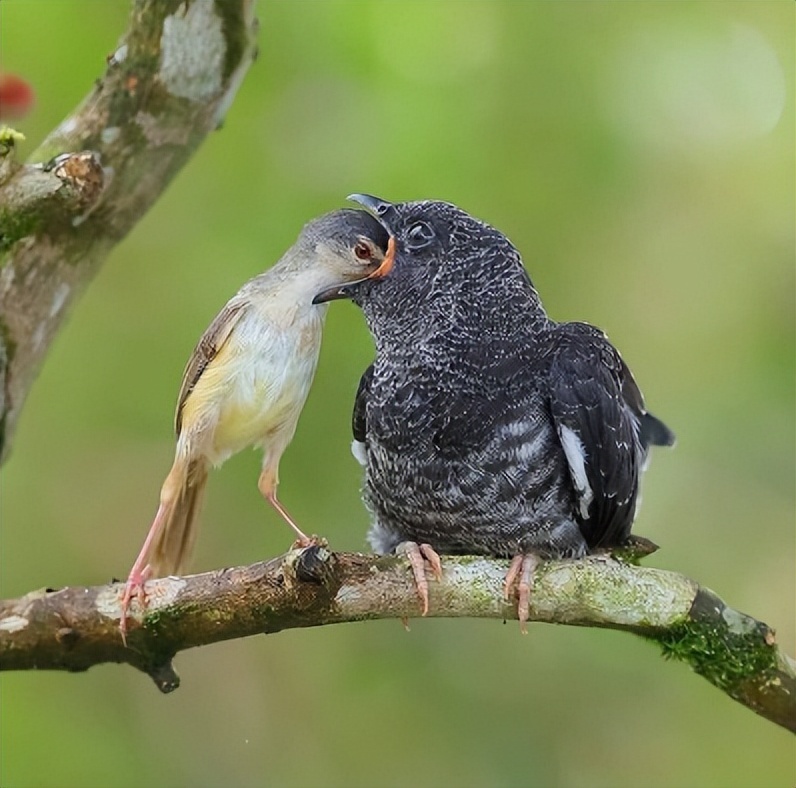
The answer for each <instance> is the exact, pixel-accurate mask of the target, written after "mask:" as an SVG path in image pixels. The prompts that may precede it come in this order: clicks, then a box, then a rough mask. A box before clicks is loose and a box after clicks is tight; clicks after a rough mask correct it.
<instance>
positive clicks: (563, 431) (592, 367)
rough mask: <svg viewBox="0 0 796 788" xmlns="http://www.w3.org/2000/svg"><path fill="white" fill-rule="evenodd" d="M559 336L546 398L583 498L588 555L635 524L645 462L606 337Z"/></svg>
mask: <svg viewBox="0 0 796 788" xmlns="http://www.w3.org/2000/svg"><path fill="white" fill-rule="evenodd" d="M559 330H560V331H561V332H562V335H561V342H560V346H559V350H558V352H557V353H556V357H555V359H554V361H553V363H552V365H551V367H550V372H549V374H550V381H549V387H548V391H549V397H550V412H551V414H552V417H553V421H554V423H555V427H556V431H557V433H558V436H559V439H560V441H561V445H562V448H563V449H564V453H565V455H566V458H567V462H568V464H569V470H570V476H571V479H572V483H573V485H574V487H575V490H576V493H577V496H578V504H579V506H578V511H577V512H576V517H577V519H578V520H579V521H580V523H581V530H582V532H583V534H584V536H585V537H586V540H587V542H588V543H589V545H590V547H592V548H594V547H597V546H600V545H610V544H617V543H621V542H623V541H624V540H625V539H626V538H627V536H628V534H629V533H630V526H631V525H632V522H633V515H634V512H635V506H636V495H637V492H638V478H639V472H640V466H641V463H642V461H643V451H642V449H641V445H640V442H639V437H638V433H639V418H640V414H636V413H635V412H634V410H635V408H634V407H632V406H631V405H630V404H629V403H628V402H627V401H626V400H625V398H624V396H623V383H624V381H623V369H624V364H623V363H622V359H621V358H620V356H619V354H618V353H617V351H616V350H615V349H614V348H613V346H612V345H611V344H610V343H609V342H608V340H607V339H606V338H605V336H604V334H602V332H599V331H598V330H597V329H593V328H592V327H591V326H585V325H583V324H564V325H562V326H561V327H560V328H559ZM640 396H641V395H640V394H639V395H638V397H639V402H638V407H642V405H643V403H642V402H641V399H640ZM633 404H634V405H636V403H633Z"/></svg>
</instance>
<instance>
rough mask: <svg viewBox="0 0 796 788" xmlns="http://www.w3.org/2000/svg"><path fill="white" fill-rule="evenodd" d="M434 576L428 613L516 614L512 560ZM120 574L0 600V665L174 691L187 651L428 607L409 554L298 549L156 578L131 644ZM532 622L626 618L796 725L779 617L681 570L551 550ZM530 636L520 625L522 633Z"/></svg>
mask: <svg viewBox="0 0 796 788" xmlns="http://www.w3.org/2000/svg"><path fill="white" fill-rule="evenodd" d="M443 566H444V572H443V577H442V579H441V580H440V581H438V582H437V581H433V580H432V581H430V583H429V585H430V603H431V605H430V611H429V617H478V618H494V619H499V620H506V619H516V618H517V604H516V600H514V599H505V598H504V591H503V582H504V578H505V574H506V570H507V567H508V563H507V562H506V561H501V560H498V559H489V558H483V557H474V556H457V557H450V556H446V557H445V560H444V563H443ZM123 590H124V586H123V584H120V583H116V584H112V585H107V586H97V587H94V588H77V587H75V588H65V589H61V590H60V591H35V592H32V593H31V594H27V595H26V596H24V597H21V598H19V599H15V600H7V601H5V602H0V669H2V670H26V669H31V668H33V667H36V668H38V669H45V668H49V669H60V670H70V671H80V670H86V669H88V668H89V667H91V666H92V665H96V664H100V663H103V662H124V663H128V664H130V665H133V666H134V667H136V668H138V669H140V670H143V671H144V672H146V673H148V674H149V675H150V676H151V677H152V678H153V680H154V681H155V683H156V684H157V685H158V687H159V688H160V689H161V690H163V691H171V690H172V689H175V688H176V687H177V686H178V684H179V680H178V678H177V676H176V673H175V672H174V669H173V667H172V659H173V657H174V656H175V655H176V654H177V653H178V652H180V651H182V650H184V649H187V648H192V647H195V646H200V645H209V644H211V643H216V642H219V641H223V640H229V639H231V638H240V637H247V636H250V635H256V634H261V633H264V632H278V631H280V630H282V629H292V628H298V627H316V626H323V625H328V624H336V623H341V622H348V621H364V620H369V619H377V618H411V617H415V616H418V615H419V614H420V607H419V604H418V599H417V596H416V592H415V588H414V585H413V581H412V573H411V569H410V567H409V565H408V563H407V562H406V561H405V560H404V559H399V558H394V557H378V556H371V555H361V554H358V553H332V552H330V551H329V550H327V549H326V548H323V547H310V548H307V549H304V550H298V551H292V552H290V553H287V554H286V555H284V556H280V557H279V558H275V559H273V560H272V561H269V562H266V563H257V564H252V565H251V566H246V567H238V568H234V569H222V570H218V571H216V572H208V573H205V574H200V575H192V576H188V577H172V578H164V579H161V580H154V581H150V582H148V583H147V585H146V591H147V596H148V605H147V608H146V610H142V609H141V608H140V607H139V606H138V605H134V606H133V610H132V611H131V614H132V621H130V622H128V630H129V631H128V646H129V647H128V648H125V646H124V644H123V643H122V640H121V637H120V635H119V617H120V615H121V610H120V601H121V596H122V593H123ZM530 617H531V620H532V621H538V622H547V623H555V624H571V625H576V626H590V627H603V628H610V629H618V630H622V631H627V632H632V633H635V634H638V635H641V636H643V637H645V638H647V639H649V640H653V641H655V642H656V643H658V644H660V646H661V647H662V649H663V653H664V655H665V656H667V657H670V658H676V659H679V660H681V661H684V662H686V663H688V664H689V665H691V667H692V668H693V669H694V670H695V671H696V672H697V673H699V674H700V675H702V676H704V677H705V678H706V679H708V681H710V682H711V683H712V684H714V685H715V686H717V687H718V688H719V689H721V690H722V691H724V692H726V693H727V694H728V695H729V696H730V697H732V698H734V699H735V700H737V701H739V702H740V703H743V704H744V705H746V706H748V707H749V708H751V709H753V710H754V711H756V712H757V713H758V714H761V715H762V716H764V717H766V718H768V719H770V720H772V721H773V722H775V723H777V724H778V725H782V726H783V727H786V728H788V729H789V730H791V731H794V732H796V671H794V666H793V664H792V662H791V661H790V660H788V658H787V657H786V656H785V655H783V654H781V653H780V651H779V649H778V648H777V645H776V642H775V638H774V633H773V630H771V628H770V627H768V625H766V624H764V623H763V622H761V621H757V620H756V619H754V618H752V617H750V616H747V615H745V614H744V613H740V612H738V611H736V610H734V609H732V608H731V607H729V606H728V605H727V604H726V603H724V602H723V601H722V600H721V599H719V598H718V597H717V596H716V595H715V594H713V592H711V591H708V590H707V589H704V588H702V587H700V586H699V584H697V583H695V582H694V581H692V580H689V579H688V578H686V577H683V576H682V575H679V574H676V573H674V572H666V571H664V570H661V569H650V568H645V567H639V566H634V565H631V564H628V563H625V562H623V561H619V560H616V559H615V558H614V557H612V556H609V555H598V556H591V557H589V558H586V559H581V560H577V561H549V562H545V563H542V564H541V565H540V566H539V568H538V569H537V571H536V573H535V578H534V590H533V594H532V596H531V609H530ZM518 637H519V633H518Z"/></svg>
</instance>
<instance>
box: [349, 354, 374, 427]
mask: <svg viewBox="0 0 796 788" xmlns="http://www.w3.org/2000/svg"><path fill="white" fill-rule="evenodd" d="M372 379H373V364H371V365H370V366H369V367H368V368H367V369H366V370H365V371H364V372H363V373H362V377H361V378H360V379H359V386H358V387H357V396H356V398H355V399H354V413H353V415H352V416H351V429H352V430H353V432H354V440H355V441H358V442H359V443H364V442H365V435H366V433H367V422H366V420H365V409H366V407H367V403H368V390H369V388H370V381H371V380H372Z"/></svg>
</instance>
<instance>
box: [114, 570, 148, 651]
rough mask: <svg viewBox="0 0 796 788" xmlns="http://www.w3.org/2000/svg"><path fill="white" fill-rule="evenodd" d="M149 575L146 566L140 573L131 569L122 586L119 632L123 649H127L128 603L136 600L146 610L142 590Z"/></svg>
mask: <svg viewBox="0 0 796 788" xmlns="http://www.w3.org/2000/svg"><path fill="white" fill-rule="evenodd" d="M149 574H150V569H149V566H146V567H145V568H144V569H143V570H142V571H139V570H136V569H133V571H132V572H130V574H129V576H128V578H127V583H126V584H125V586H124V594H123V595H122V602H121V609H122V615H121V618H120V619H119V632H120V634H121V636H122V643H124V645H125V648H126V647H127V611H128V610H129V609H130V602H132V600H133V597H135V598H136V599H137V600H138V604H139V605H141V608H142V609H144V608H146V589H145V588H144V583H146V581H147V580H148V578H149Z"/></svg>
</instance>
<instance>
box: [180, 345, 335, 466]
mask: <svg viewBox="0 0 796 788" xmlns="http://www.w3.org/2000/svg"><path fill="white" fill-rule="evenodd" d="M318 334H320V332H319V331H318ZM294 344H295V343H288V342H283V346H280V347H274V344H273V343H272V344H271V345H270V346H267V348H266V350H267V351H268V352H265V351H264V349H263V345H262V344H261V343H260V344H258V343H252V344H250V345H248V346H244V347H243V348H239V349H238V353H237V354H236V355H235V356H229V357H225V358H222V359H220V360H219V359H216V361H217V362H219V361H220V363H215V364H213V365H212V367H211V368H209V369H208V370H206V371H205V373H204V374H203V375H202V377H201V378H200V380H199V384H198V385H197V389H196V390H195V391H194V392H192V394H191V400H194V401H195V402H198V401H203V402H212V403H215V404H214V405H213V409H212V412H208V413H207V414H206V418H207V419H208V421H211V422H214V427H213V429H212V438H211V439H210V440H209V442H208V444H209V445H207V446H206V450H205V451H206V455H207V457H208V459H209V460H210V462H211V463H213V464H214V465H219V464H221V463H222V462H224V461H225V460H226V459H228V458H229V457H231V456H232V455H233V454H236V453H237V452H239V451H241V450H243V449H245V448H247V447H248V446H256V445H263V446H267V445H268V444H269V443H271V442H279V443H281V444H282V448H284V446H286V445H287V443H289V441H290V439H291V438H292V436H293V432H294V431H295V428H296V423H297V422H298V418H299V415H300V413H301V409H302V407H303V406H304V402H305V400H306V398H307V394H308V393H309V389H310V386H311V385H312V379H313V376H314V373H315V367H316V364H317V361H318V344H319V342H318V344H316V345H315V347H311V348H309V350H310V352H306V351H307V348H303V349H302V352H300V353H299V352H296V351H297V348H295V347H293V345H294Z"/></svg>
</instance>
